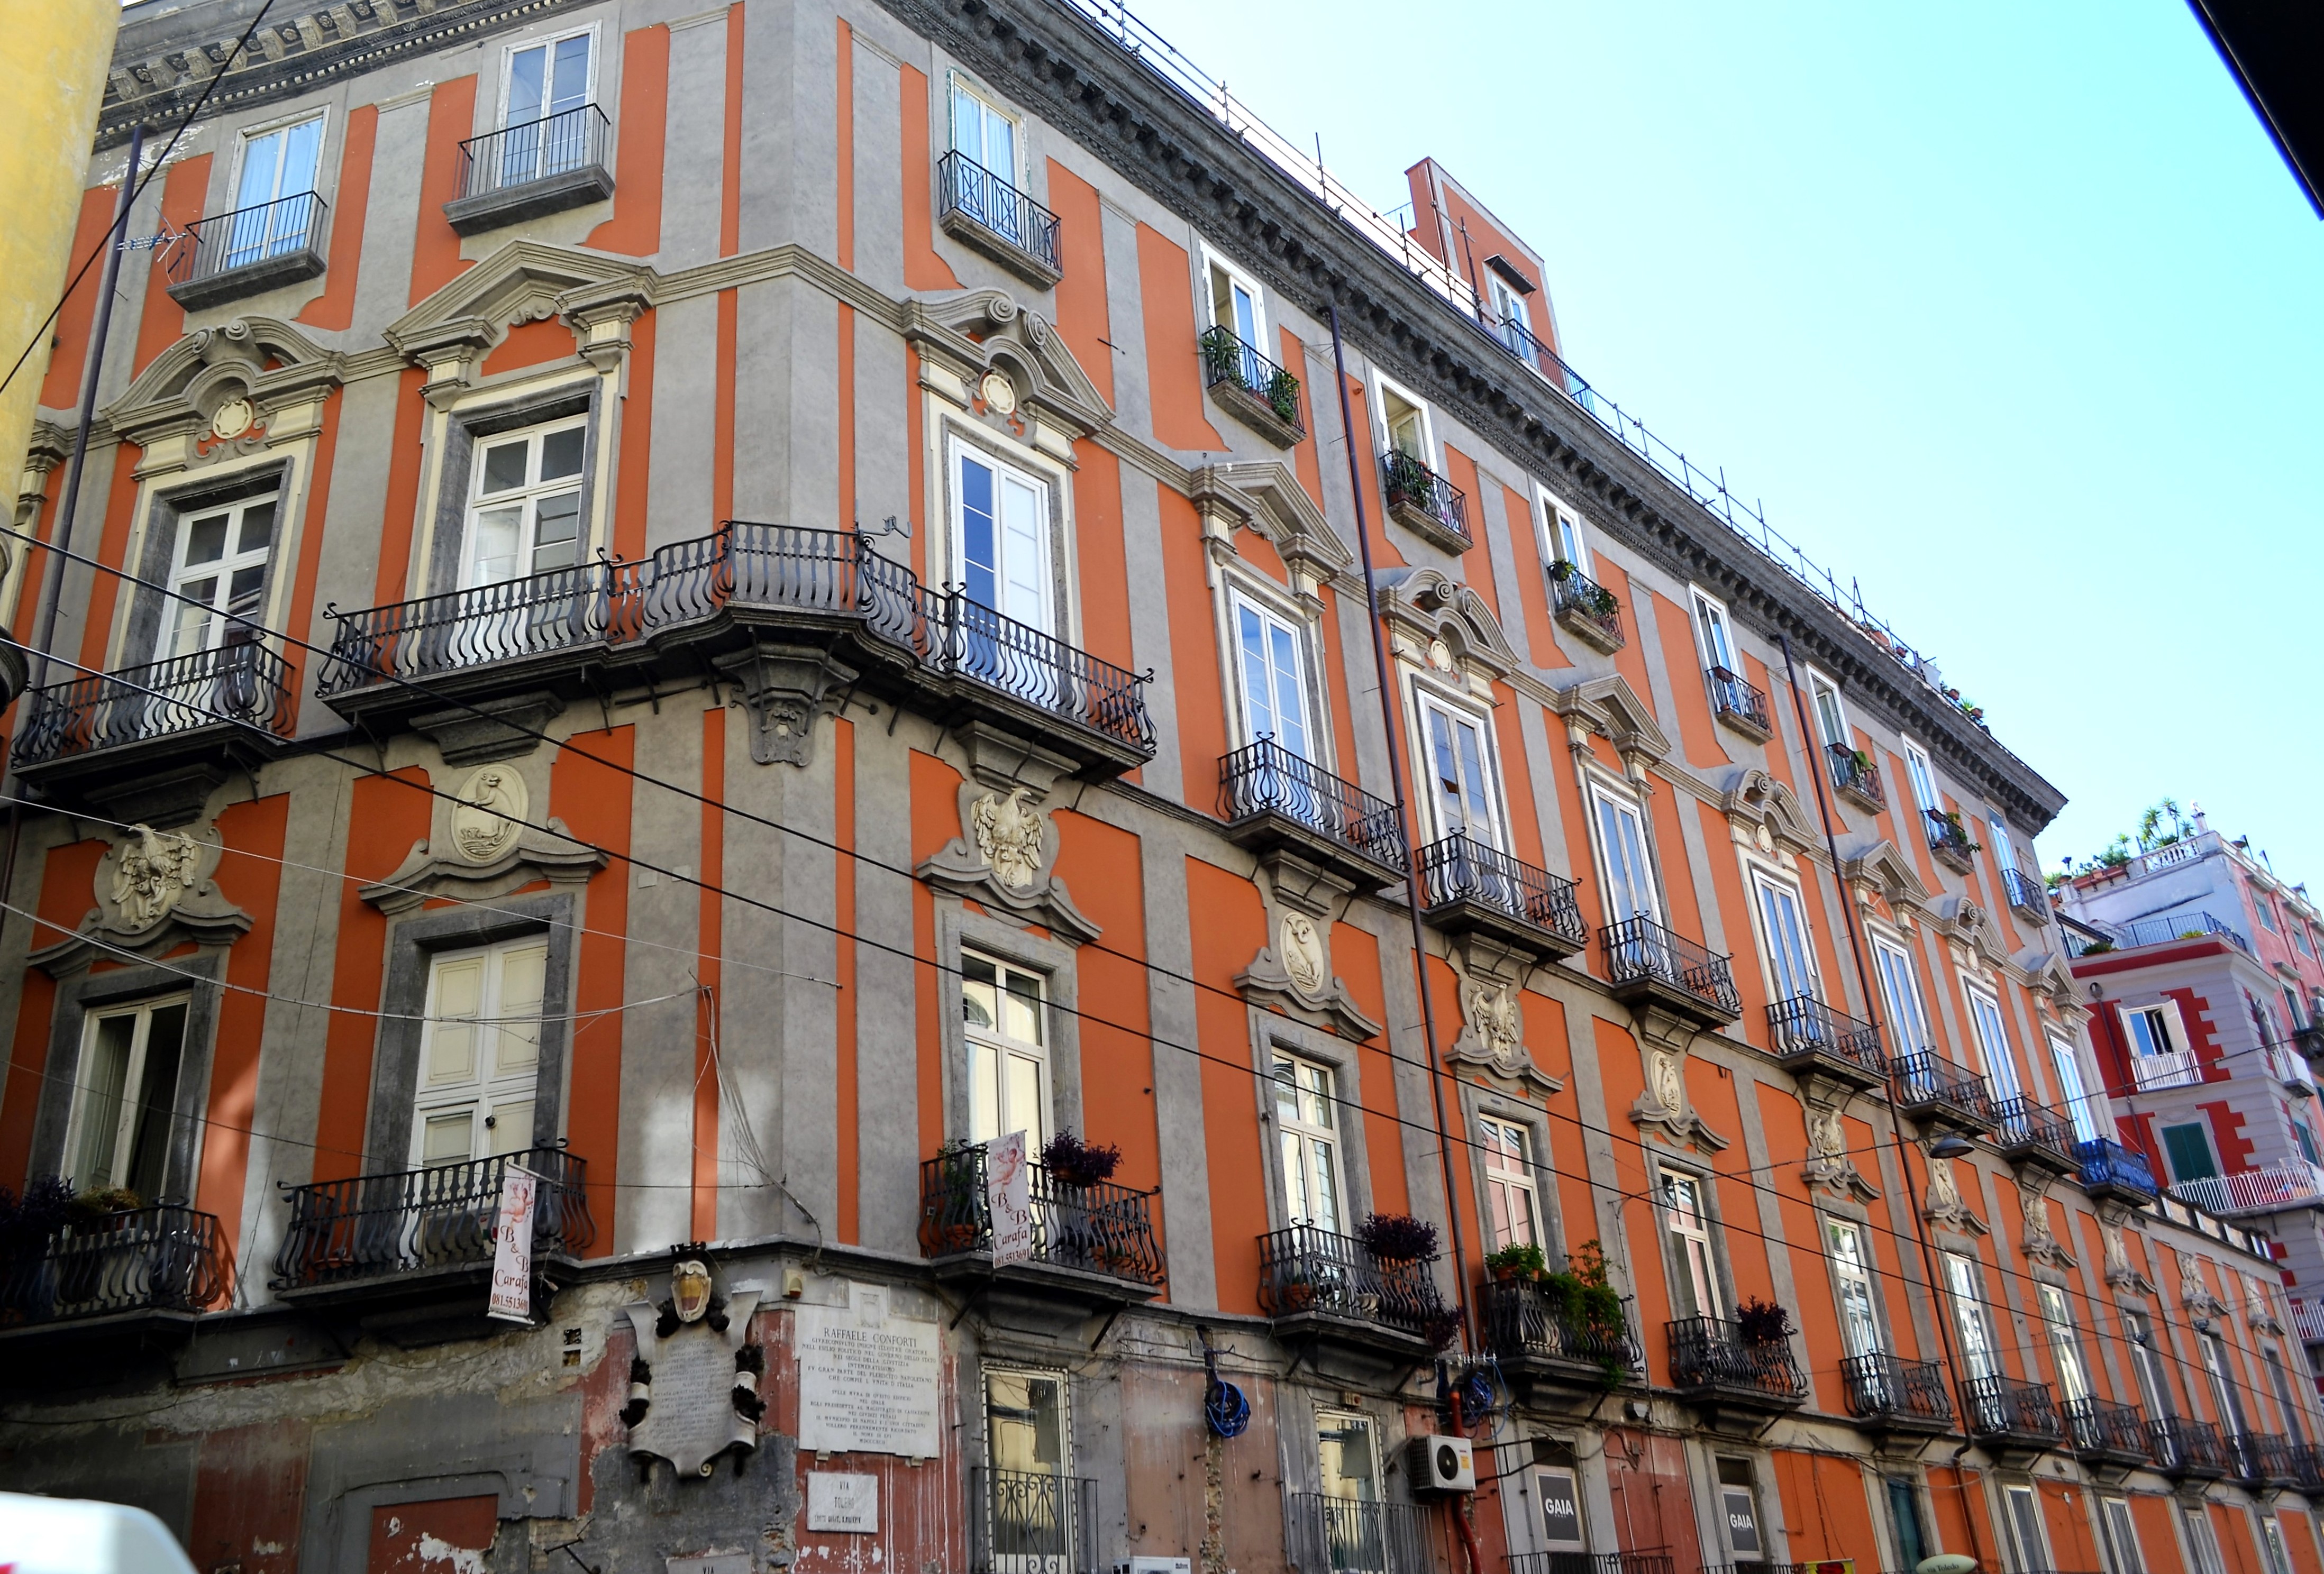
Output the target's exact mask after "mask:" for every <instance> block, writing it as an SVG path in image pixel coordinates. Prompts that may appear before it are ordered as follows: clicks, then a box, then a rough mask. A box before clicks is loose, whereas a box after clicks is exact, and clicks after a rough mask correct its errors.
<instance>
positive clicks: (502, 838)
mask: <svg viewBox="0 0 2324 1574" xmlns="http://www.w3.org/2000/svg"><path fill="white" fill-rule="evenodd" d="M526 803H527V798H526V793H525V786H524V778H522V777H521V776H519V775H518V774H517V773H516V772H515V771H514V770H512V769H510V768H509V767H507V766H505V765H487V766H484V767H482V768H480V769H478V770H477V771H476V773H475V775H473V776H471V777H470V778H468V779H467V781H466V784H465V785H464V786H462V787H461V788H460V801H459V803H457V805H454V806H453V809H452V849H453V851H456V852H457V853H458V854H459V855H460V857H461V858H463V859H464V860H466V861H468V862H470V863H490V862H492V861H493V860H494V859H495V858H498V857H499V856H500V855H501V854H502V853H503V852H505V851H508V849H509V845H510V843H512V842H514V841H515V840H516V833H517V831H518V830H519V826H518V824H517V822H518V821H520V820H521V819H523V818H524V817H525V808H526Z"/></svg>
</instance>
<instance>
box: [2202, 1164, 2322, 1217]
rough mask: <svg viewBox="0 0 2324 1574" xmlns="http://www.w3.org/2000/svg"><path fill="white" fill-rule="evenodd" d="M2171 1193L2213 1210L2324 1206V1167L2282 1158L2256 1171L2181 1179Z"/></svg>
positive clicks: (2267, 1210)
mask: <svg viewBox="0 0 2324 1574" xmlns="http://www.w3.org/2000/svg"><path fill="white" fill-rule="evenodd" d="M2171 1194H2172V1196H2173V1197H2176V1198H2178V1199H2179V1201H2181V1202H2190V1203H2192V1204H2193V1205H2194V1206H2196V1207H2198V1208H2200V1209H2203V1210H2206V1211H2209V1212H2212V1213H2227V1214H2233V1213H2273V1212H2276V1211H2279V1210H2283V1209H2288V1208H2315V1207H2324V1168H2319V1167H2318V1166H2317V1165H2315V1164H2310V1163H2309V1162H2308V1161H2307V1160H2305V1159H2279V1160H2278V1161H2276V1162H2275V1163H2274V1164H2265V1165H2263V1166H2261V1167H2260V1168H2258V1169H2255V1170H2236V1171H2234V1172H2232V1173H2231V1174H2224V1175H2204V1176H2202V1177H2200V1178H2199V1179H2196V1180H2191V1181H2181V1182H2179V1183H2177V1184H2175V1185H2173V1186H2172V1188H2171Z"/></svg>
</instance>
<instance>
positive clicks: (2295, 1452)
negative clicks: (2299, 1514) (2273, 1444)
mask: <svg viewBox="0 0 2324 1574" xmlns="http://www.w3.org/2000/svg"><path fill="white" fill-rule="evenodd" d="M2292 1485H2294V1486H2296V1487H2299V1488H2300V1490H2301V1491H2302V1492H2304V1493H2307V1494H2309V1495H2310V1496H2314V1495H2316V1494H2318V1493H2324V1450H2319V1449H2318V1448H2317V1446H2316V1445H2315V1444H2314V1443H2294V1444H2292Z"/></svg>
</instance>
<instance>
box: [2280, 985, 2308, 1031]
mask: <svg viewBox="0 0 2324 1574" xmlns="http://www.w3.org/2000/svg"><path fill="white" fill-rule="evenodd" d="M2280 987H2281V988H2282V991H2283V1011H2284V1018H2283V1019H2284V1020H2285V1021H2287V1022H2289V1023H2291V1024H2292V1031H2293V1032H2294V1033H2297V1032H2299V1031H2300V1029H2301V1027H2302V1026H2305V1025H2306V1023H2307V1021H2308V1013H2307V1012H2305V1011H2303V1010H2301V1008H2300V991H2299V990H2295V989H2293V988H2292V986H2291V985H2290V984H2284V985H2282V986H2280Z"/></svg>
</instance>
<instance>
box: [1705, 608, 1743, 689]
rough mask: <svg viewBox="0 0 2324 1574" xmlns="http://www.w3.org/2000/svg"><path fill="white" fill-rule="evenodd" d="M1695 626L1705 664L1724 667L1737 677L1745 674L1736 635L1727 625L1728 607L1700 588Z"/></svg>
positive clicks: (1714, 680) (1714, 679)
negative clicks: (1737, 657)
mask: <svg viewBox="0 0 2324 1574" xmlns="http://www.w3.org/2000/svg"><path fill="white" fill-rule="evenodd" d="M1694 626H1695V631H1696V633H1697V634H1698V635H1700V636H1701V640H1702V662H1703V665H1704V666H1705V667H1725V668H1726V669H1727V670H1728V671H1729V673H1730V674H1732V675H1734V676H1735V677H1741V676H1743V667H1742V664H1741V663H1740V662H1738V660H1737V659H1736V657H1735V639H1734V635H1733V634H1732V633H1731V632H1730V631H1729V629H1728V627H1727V609H1726V608H1725V607H1723V606H1720V604H1719V603H1717V602H1715V601H1712V600H1711V598H1710V597H1709V596H1707V595H1705V594H1702V593H1701V591H1699V590H1698V591H1696V592H1695V593H1694ZM1712 681H1713V682H1714V683H1715V682H1717V681H1718V679H1716V678H1713V679H1712Z"/></svg>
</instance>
